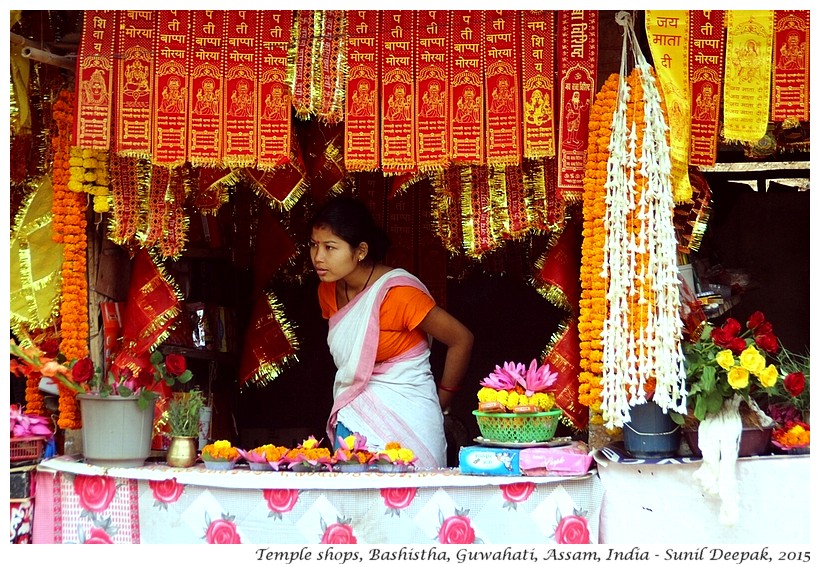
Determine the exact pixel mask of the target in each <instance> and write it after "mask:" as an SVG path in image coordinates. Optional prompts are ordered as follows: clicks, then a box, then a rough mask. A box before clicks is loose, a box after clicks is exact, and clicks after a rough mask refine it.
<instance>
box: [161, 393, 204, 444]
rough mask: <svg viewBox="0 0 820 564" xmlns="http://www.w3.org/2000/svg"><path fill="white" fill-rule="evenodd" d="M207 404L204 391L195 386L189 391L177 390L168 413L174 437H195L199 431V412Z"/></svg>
mask: <svg viewBox="0 0 820 564" xmlns="http://www.w3.org/2000/svg"><path fill="white" fill-rule="evenodd" d="M204 405H205V398H204V397H203V396H202V392H201V391H200V390H199V389H197V388H194V389H193V390H191V391H189V392H176V393H174V395H173V396H172V397H171V401H170V402H169V404H168V409H167V411H166V413H167V414H168V426H169V428H170V435H171V436H173V437H195V436H197V434H198V432H199V412H200V410H201V409H202V407H203V406H204Z"/></svg>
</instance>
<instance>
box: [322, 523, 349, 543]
mask: <svg viewBox="0 0 820 564" xmlns="http://www.w3.org/2000/svg"><path fill="white" fill-rule="evenodd" d="M319 544H357V541H356V537H354V536H353V529H352V528H350V525H347V524H345V523H332V524H330V525H328V526H327V529H325V532H324V534H323V535H322V540H321V541H320V542H319Z"/></svg>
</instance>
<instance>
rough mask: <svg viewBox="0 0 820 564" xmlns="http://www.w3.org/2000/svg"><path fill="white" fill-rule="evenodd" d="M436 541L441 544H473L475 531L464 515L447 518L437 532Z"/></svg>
mask: <svg viewBox="0 0 820 564" xmlns="http://www.w3.org/2000/svg"><path fill="white" fill-rule="evenodd" d="M438 540H439V542H440V543H441V544H473V542H474V541H475V531H474V530H473V526H472V525H471V524H470V519H468V518H467V517H466V516H464V515H453V516H452V517H447V519H445V520H444V522H443V523H442V524H441V528H440V529H439V531H438Z"/></svg>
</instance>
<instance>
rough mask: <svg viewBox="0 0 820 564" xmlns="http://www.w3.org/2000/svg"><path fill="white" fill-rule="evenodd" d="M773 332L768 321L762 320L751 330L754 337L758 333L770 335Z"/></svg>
mask: <svg viewBox="0 0 820 564" xmlns="http://www.w3.org/2000/svg"><path fill="white" fill-rule="evenodd" d="M773 332H774V329H772V324H771V323H769V322H768V321H764V322H763V323H761V324H760V325H758V326H757V329H755V330H754V331H752V333H753V334H754V335H755V336H756V337H757V336H759V335H770V334H772V333H773Z"/></svg>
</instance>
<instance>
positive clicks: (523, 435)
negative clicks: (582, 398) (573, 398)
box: [473, 409, 561, 443]
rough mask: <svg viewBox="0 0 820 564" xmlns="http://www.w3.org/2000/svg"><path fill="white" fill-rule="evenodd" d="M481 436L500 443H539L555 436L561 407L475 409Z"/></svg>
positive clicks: (474, 412) (474, 413)
mask: <svg viewBox="0 0 820 564" xmlns="http://www.w3.org/2000/svg"><path fill="white" fill-rule="evenodd" d="M473 415H475V418H476V421H477V422H478V428H479V429H480V430H481V437H482V438H483V439H486V440H489V441H495V442H499V443H538V442H543V441H549V440H550V439H552V438H553V437H554V436H555V430H556V429H557V428H558V421H559V419H560V417H561V410H560V409H553V410H552V411H542V412H540V413H484V412H483V411H478V410H475V411H473Z"/></svg>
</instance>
